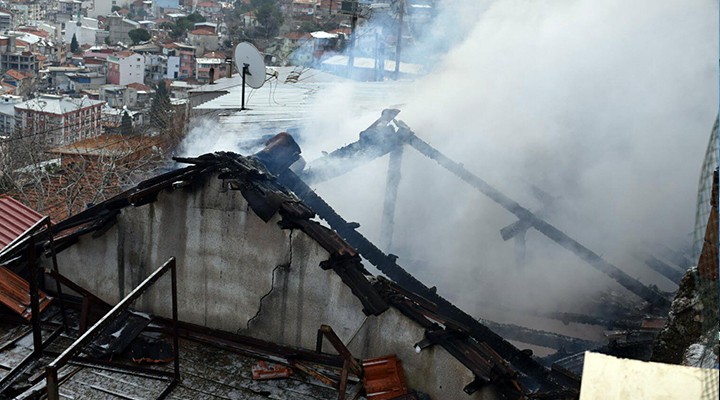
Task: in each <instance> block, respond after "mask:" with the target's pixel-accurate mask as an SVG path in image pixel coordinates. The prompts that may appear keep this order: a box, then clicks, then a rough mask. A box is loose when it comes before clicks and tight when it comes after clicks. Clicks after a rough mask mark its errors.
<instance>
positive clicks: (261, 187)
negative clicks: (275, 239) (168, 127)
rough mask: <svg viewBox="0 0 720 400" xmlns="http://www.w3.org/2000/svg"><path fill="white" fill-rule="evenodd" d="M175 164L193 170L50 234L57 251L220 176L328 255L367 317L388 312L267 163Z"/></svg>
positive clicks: (234, 159)
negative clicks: (129, 212) (124, 215)
mask: <svg viewBox="0 0 720 400" xmlns="http://www.w3.org/2000/svg"><path fill="white" fill-rule="evenodd" d="M176 160H177V161H178V162H184V163H190V164H192V165H191V166H189V167H185V168H181V169H177V170H174V171H170V172H167V173H165V174H162V175H159V176H156V177H154V178H151V179H148V180H146V181H143V182H141V183H140V184H139V185H137V186H136V187H134V188H132V189H129V190H127V191H125V192H123V193H121V194H119V195H117V196H115V197H113V198H111V199H109V200H107V201H105V202H102V203H99V204H97V205H95V206H93V207H91V208H89V209H87V210H85V211H83V212H81V213H79V214H77V215H74V216H72V217H70V218H68V219H66V220H64V221H61V222H60V223H58V224H56V225H54V226H53V228H52V231H53V234H54V235H56V239H55V242H54V245H55V246H56V247H55V248H56V250H58V251H61V250H64V249H65V248H67V247H68V246H71V245H72V244H73V243H74V242H75V241H77V239H78V238H79V237H80V236H83V235H86V234H89V233H92V234H93V236H99V235H101V234H102V233H104V232H105V231H106V230H107V229H109V228H110V227H111V226H112V225H113V224H114V223H115V222H116V217H117V215H118V214H119V213H120V212H121V210H122V209H123V208H125V207H130V206H135V207H138V206H142V205H145V204H148V203H151V202H154V201H155V200H157V196H158V194H159V193H160V192H162V191H164V190H171V189H174V188H180V187H185V186H188V185H191V184H192V183H193V182H194V181H195V180H197V179H199V178H201V177H204V176H208V174H210V173H218V178H220V179H223V180H224V181H225V183H226V184H227V185H228V186H229V187H230V188H231V189H237V190H239V191H240V192H241V193H242V195H243V197H244V198H245V199H246V200H247V201H248V204H249V205H250V207H251V209H252V210H253V211H254V212H255V214H256V215H258V216H259V217H260V218H261V219H263V220H264V221H265V222H267V221H269V220H270V219H271V218H272V216H273V215H275V214H276V213H279V214H280V215H281V217H282V220H281V221H280V226H281V227H282V228H286V229H300V230H301V231H303V232H305V233H306V234H307V235H308V236H310V237H311V238H312V239H313V240H315V241H316V242H317V243H318V244H320V245H321V246H322V247H323V248H324V249H325V250H327V251H328V252H329V253H330V254H331V257H330V259H329V260H327V261H326V262H325V263H323V268H326V269H332V270H333V271H334V272H335V273H337V274H338V276H339V277H340V278H341V279H342V281H343V282H344V283H345V284H346V285H347V286H348V287H350V289H351V290H352V292H353V294H355V296H356V297H358V299H359V300H360V301H361V303H362V304H363V312H365V313H366V314H367V315H379V314H381V313H382V312H384V311H385V310H386V309H387V308H388V305H387V304H386V303H385V301H384V300H383V299H382V298H381V297H380V296H379V294H378V293H377V292H376V291H375V290H374V289H373V288H372V286H371V285H370V283H369V281H368V278H367V275H368V274H369V273H368V271H367V270H365V268H364V267H363V266H362V263H361V262H360V257H359V256H358V254H357V252H356V251H355V249H353V248H352V247H351V246H350V245H348V244H347V243H346V242H345V241H344V240H342V239H341V238H340V237H339V236H338V235H337V234H336V233H335V232H333V231H332V230H330V229H327V228H325V227H323V226H322V225H320V224H319V223H317V222H315V221H311V220H310V218H313V217H314V216H315V213H314V212H313V211H312V210H311V209H309V208H308V207H307V206H305V205H304V204H303V203H302V202H300V200H299V199H298V198H297V197H296V196H295V195H294V194H292V193H291V192H289V191H287V190H286V189H285V188H283V187H282V186H281V185H279V184H278V183H277V182H276V181H275V179H274V177H273V176H272V175H271V174H270V173H269V172H268V171H267V170H266V169H265V167H264V165H263V163H261V162H260V161H258V160H257V159H254V158H248V157H242V156H240V155H237V154H234V153H224V152H218V153H215V154H205V155H203V156H200V157H196V158H177V159H176Z"/></svg>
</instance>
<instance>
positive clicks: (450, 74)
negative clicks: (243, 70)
mask: <svg viewBox="0 0 720 400" xmlns="http://www.w3.org/2000/svg"><path fill="white" fill-rule="evenodd" d="M717 7H718V6H717V2H714V1H711V0H696V1H691V2H680V1H675V0H635V1H632V2H628V1H622V0H605V1H594V0H575V1H569V0H560V1H558V0H533V1H529V0H497V1H475V0H453V1H450V0H445V1H441V2H439V9H440V13H439V15H438V16H437V17H436V18H435V20H434V22H433V23H432V24H428V25H427V26H426V27H424V29H423V32H415V33H416V34H417V36H418V37H420V38H421V39H422V40H421V42H420V43H418V44H417V45H416V46H415V47H413V48H407V49H405V50H404V54H406V56H407V57H408V59H409V60H412V61H414V62H425V63H426V64H427V65H426V67H427V68H428V70H429V71H430V73H429V74H428V75H426V76H424V77H422V78H421V79H418V80H417V81H415V82H406V83H396V82H385V84H386V85H387V86H386V89H385V90H384V91H383V92H381V93H382V94H381V95H378V96H377V101H376V102H375V104H372V105H371V104H368V103H367V102H365V103H364V104H363V106H362V107H358V106H357V105H356V102H355V99H356V98H357V93H358V92H362V91H363V85H367V83H348V82H343V83H339V84H338V85H336V86H334V87H331V88H328V89H326V90H325V91H323V92H321V93H318V94H317V95H316V96H315V98H316V99H317V100H316V102H315V104H313V105H312V107H310V109H313V110H314V111H313V112H312V113H311V114H310V120H309V121H308V122H307V123H306V124H305V125H304V126H303V129H302V132H301V138H302V139H301V140H300V144H301V146H302V148H303V156H304V157H305V159H306V160H308V161H312V160H313V159H315V158H318V157H320V156H321V155H322V153H321V151H332V150H334V149H336V148H338V147H339V146H341V145H343V144H346V143H349V142H352V141H355V140H357V135H358V133H359V132H360V131H361V130H363V129H364V128H366V127H367V126H368V125H369V124H371V123H372V122H373V121H374V120H375V119H376V118H378V117H379V115H380V111H381V110H382V109H383V108H387V107H393V108H400V109H401V110H402V112H401V114H400V115H399V116H398V118H399V119H401V120H403V121H404V122H406V123H407V124H408V125H409V126H410V127H411V128H413V130H414V131H415V132H416V133H417V134H418V136H420V137H421V138H423V139H425V140H426V141H428V142H430V143H431V144H432V145H434V146H436V147H437V148H438V149H440V150H441V151H443V152H445V153H446V154H447V155H448V156H450V157H451V158H453V159H455V160H456V161H458V162H461V163H463V164H464V165H465V167H466V168H468V169H469V170H470V171H472V172H474V173H476V174H477V175H479V176H480V177H482V178H483V179H485V180H486V181H487V182H488V183H490V184H491V185H493V186H494V187H496V188H497V189H499V190H500V191H502V192H504V193H505V194H507V195H509V196H510V197H512V198H514V199H515V200H517V201H518V202H519V203H520V204H522V205H524V206H525V207H527V208H529V209H531V210H533V211H537V212H538V213H541V214H540V215H542V216H543V217H544V218H546V219H547V220H548V221H549V222H551V223H553V224H554V225H555V226H557V227H558V228H559V229H561V230H563V231H564V232H566V233H567V234H569V235H570V236H572V237H573V238H575V239H576V240H578V241H580V242H581V243H583V244H584V245H586V246H587V247H589V248H590V249H592V250H594V251H595V252H597V253H598V254H600V255H601V256H602V257H603V258H605V259H606V260H607V261H609V262H612V263H614V264H615V265H617V266H618V267H620V268H621V269H623V270H624V271H626V272H627V273H629V274H630V275H632V276H635V277H637V278H639V279H640V280H641V281H642V282H644V283H646V284H657V285H658V286H659V287H660V289H662V290H666V291H672V290H674V289H675V286H674V285H673V284H672V283H670V282H669V281H667V280H666V279H664V278H663V277H661V276H659V275H658V274H656V273H655V272H653V271H650V270H649V269H648V268H647V267H646V266H645V265H644V263H643V261H644V259H643V258H642V257H638V254H639V253H641V252H645V251H650V252H652V251H654V249H658V248H669V249H673V250H676V251H683V250H685V249H687V248H689V246H690V239H691V237H690V234H691V232H692V229H693V221H694V219H693V218H694V210H695V196H696V191H697V186H696V185H697V179H698V176H699V172H700V167H701V163H702V158H703V155H704V151H705V146H706V143H707V139H708V137H709V133H710V129H711V128H712V124H713V121H714V119H715V116H716V114H717V110H718V100H717V93H718V71H717V60H718V41H717V32H718V21H717V15H718V9H717ZM286 129H288V128H287V127H283V126H278V127H277V131H278V132H280V131H284V130H286ZM208 131H212V132H222V129H211V130H208V129H207V127H205V129H202V130H198V131H197V132H198V134H197V135H193V134H191V135H190V137H191V139H192V138H195V139H197V140H196V141H195V143H196V144H201V146H190V145H188V147H186V150H187V151H186V152H187V153H188V154H189V155H197V154H199V153H200V151H198V152H197V154H194V153H193V150H195V149H197V150H200V149H202V150H203V151H202V152H204V151H211V150H221V149H222V150H235V149H236V143H235V141H236V138H237V136H236V135H233V134H230V133H228V132H224V133H222V134H221V135H220V137H219V138H218V139H217V140H216V141H215V142H214V143H213V144H212V146H209V145H208V143H207V140H208V137H207V135H204V134H203V133H202V132H208ZM225 146H229V148H226V147H225ZM386 170H387V157H385V158H383V159H379V160H376V161H374V162H372V163H370V164H368V165H367V166H364V167H361V168H359V169H357V170H354V171H352V172H350V173H348V174H346V175H344V176H341V177H338V178H336V179H333V180H331V181H328V182H325V183H321V184H318V185H317V187H316V188H315V189H316V190H317V191H318V193H319V194H320V195H321V196H323V197H324V198H325V199H326V200H327V201H328V202H329V203H330V204H331V205H332V206H333V207H334V208H335V209H336V210H337V211H338V212H339V213H340V214H341V215H343V216H344V217H345V218H346V219H347V220H349V221H358V222H360V223H361V225H362V226H361V227H360V229H359V230H360V231H361V232H362V233H363V234H365V235H366V236H367V237H368V238H369V239H371V240H373V241H375V242H379V240H378V239H379V232H380V224H381V214H382V211H381V210H382V203H383V196H384V191H385V174H386ZM533 186H534V187H536V188H539V189H541V190H542V191H544V192H546V193H548V194H549V195H550V196H552V197H554V198H555V201H554V202H553V203H552V204H549V205H545V204H543V203H542V202H541V201H539V200H538V198H537V196H535V195H533V192H534V191H535V192H537V190H534V189H532V187H533ZM514 221H515V218H514V217H513V216H512V215H511V214H510V213H508V212H507V211H506V210H504V209H503V208H502V207H500V206H499V205H497V204H495V203H494V202H492V201H491V200H489V199H488V198H486V197H485V196H484V195H482V194H480V193H478V192H477V191H476V190H474V189H473V188H470V187H469V186H467V185H466V184H465V183H463V182H461V181H459V180H458V179H457V178H456V177H454V176H453V175H451V174H450V173H448V172H447V171H444V170H442V169H441V168H440V167H439V166H438V165H437V164H436V163H435V162H434V161H431V160H428V159H426V158H424V157H423V156H421V155H419V154H418V153H417V152H415V151H414V150H413V149H411V148H406V150H405V155H404V159H403V168H402V180H401V183H400V191H399V198H398V207H397V211H396V226H395V236H394V238H393V247H392V248H391V249H389V251H390V252H392V253H395V254H397V255H398V256H400V258H399V260H398V261H399V263H400V264H401V265H403V266H404V267H406V268H407V269H408V270H409V271H410V272H412V273H414V274H415V275H416V276H417V277H418V278H419V279H421V280H422V281H424V282H425V283H426V284H427V285H428V286H433V285H436V286H437V287H438V291H439V292H440V293H441V294H443V295H444V296H446V297H448V298H449V299H450V300H452V301H454V302H456V303H457V305H458V306H461V307H462V308H464V309H466V310H467V311H469V312H470V313H472V314H473V315H476V316H479V317H484V318H489V319H497V320H503V321H507V322H513V323H518V324H524V325H529V326H535V327H546V326H543V324H542V323H539V322H537V321H534V320H532V319H530V318H528V317H526V316H524V315H523V314H519V313H515V314H512V313H506V312H502V311H498V310H503V309H507V308H510V309H513V308H515V309H517V308H525V309H527V310H528V312H529V313H532V311H533V310H544V311H577V310H579V309H581V308H582V306H583V305H584V303H586V302H587V301H588V300H591V299H597V298H598V295H599V292H600V291H602V290H605V289H612V290H615V291H619V292H623V290H624V289H622V288H621V287H620V286H619V285H618V284H616V283H615V282H614V281H612V280H611V279H610V278H608V277H606V276H605V275H603V274H601V273H600V272H597V271H596V270H594V269H592V268H591V267H590V266H589V265H587V264H586V263H585V262H584V261H582V260H580V259H579V258H577V257H576V256H575V255H573V254H572V253H570V252H568V251H567V250H565V249H563V248H561V247H560V246H558V245H557V244H555V243H554V242H552V241H550V240H549V239H547V238H546V237H544V236H543V235H542V234H540V233H538V232H537V231H533V230H530V231H529V232H528V234H527V259H526V261H524V262H521V263H519V262H517V261H516V257H515V246H514V242H513V241H512V240H511V241H507V242H504V241H503V240H502V239H501V237H500V233H499V230H500V229H501V228H502V227H504V226H506V225H508V224H510V223H512V222H514ZM384 250H386V251H388V249H384ZM657 255H658V256H659V254H657ZM625 294H626V295H628V296H629V297H632V295H629V294H627V292H625ZM575 333H576V334H578V335H583V334H585V335H590V337H594V338H598V337H597V336H592V335H594V334H592V333H583V332H581V331H578V332H575Z"/></svg>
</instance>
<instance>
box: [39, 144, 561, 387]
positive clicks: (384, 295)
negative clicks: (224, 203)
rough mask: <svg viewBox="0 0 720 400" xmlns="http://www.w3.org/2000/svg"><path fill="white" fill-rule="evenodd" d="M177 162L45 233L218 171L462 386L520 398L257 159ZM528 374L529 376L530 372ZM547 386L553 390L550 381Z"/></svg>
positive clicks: (493, 364)
mask: <svg viewBox="0 0 720 400" xmlns="http://www.w3.org/2000/svg"><path fill="white" fill-rule="evenodd" d="M177 161H179V162H185V163H191V164H192V165H191V166H189V167H186V168H182V169H178V170H175V171H171V172H168V173H165V174H163V175H160V176H157V177H155V178H152V179H150V180H148V181H144V182H143V183H141V184H140V185H138V186H137V187H135V188H132V189H130V190H127V191H125V192H123V193H121V194H120V195H117V196H115V197H113V198H111V199H109V200H107V201H105V202H103V203H100V204H98V205H96V206H93V207H91V208H89V209H88V210H86V211H84V212H82V213H80V214H78V215H75V216H73V217H70V218H68V219H67V220H65V221H62V222H60V223H59V224H57V225H55V226H54V227H53V232H54V233H55V234H58V235H59V238H60V240H58V239H56V240H55V243H54V244H55V246H58V247H60V248H65V247H67V246H69V245H70V244H71V243H72V241H73V240H77V238H78V237H80V236H82V235H85V234H88V233H94V234H98V233H101V232H104V230H106V229H107V228H108V224H112V223H113V222H112V221H113V220H114V217H115V216H116V215H117V214H118V213H119V212H121V210H122V209H123V208H125V207H130V206H139V205H143V204H147V203H148V202H150V201H154V200H156V199H157V195H158V194H159V193H160V192H161V191H164V190H173V189H174V188H178V187H184V186H187V185H190V184H193V182H194V181H195V180H197V179H201V178H202V177H207V176H209V174H210V173H217V174H218V178H220V179H223V180H224V181H225V183H226V184H227V185H228V186H229V187H230V188H231V189H237V190H240V191H241V193H242V194H243V196H244V197H245V198H246V199H247V200H248V203H249V204H250V207H251V208H252V209H253V211H254V212H255V213H256V214H257V215H258V216H260V217H261V218H263V219H264V220H266V221H268V220H269V219H270V218H271V217H272V216H273V215H275V213H278V214H279V215H280V216H281V217H282V218H281V220H280V221H279V225H280V227H281V228H284V229H300V230H301V231H303V232H304V233H306V234H307V235H308V236H310V237H311V238H312V239H313V240H315V241H316V242H317V243H318V244H319V245H320V246H321V247H323V248H324V249H325V250H327V251H328V253H330V255H331V256H330V258H329V259H328V260H326V261H324V262H323V263H321V265H320V267H322V268H324V269H332V270H333V271H334V272H335V273H337V274H338V276H339V277H340V278H341V279H342V281H343V282H344V283H345V284H346V285H347V286H348V287H350V289H351V290H352V292H353V294H354V295H355V296H356V297H357V298H358V299H359V300H360V301H361V303H362V304H363V311H364V312H365V314H367V315H379V314H381V313H382V312H384V311H385V310H386V309H387V308H388V306H390V305H391V306H393V307H395V308H396V309H398V310H399V311H401V312H402V313H403V314H404V315H406V316H407V317H409V318H411V319H412V320H414V321H416V322H417V323H418V324H420V325H421V326H423V327H424V328H425V329H426V332H427V334H426V339H428V340H430V339H431V340H433V343H432V344H437V345H440V346H442V347H443V348H445V349H446V350H447V351H448V352H449V353H450V354H451V355H452V356H454V357H455V358H457V359H458V361H459V362H461V363H462V364H463V365H464V366H466V367H467V368H468V369H469V370H470V371H471V372H473V374H474V375H475V377H476V379H475V380H474V381H473V382H468V386H467V387H466V391H467V392H468V393H472V392H474V391H476V390H478V389H479V388H480V387H481V386H483V385H485V384H489V383H492V384H493V385H495V386H496V387H497V389H498V390H500V391H501V392H502V393H504V394H505V395H506V396H507V398H524V396H525V394H526V393H527V392H528V391H527V390H525V389H524V388H523V386H522V385H521V384H520V381H521V380H523V378H522V375H518V373H517V372H516V371H515V370H514V369H513V368H512V367H511V363H508V362H507V361H506V360H505V359H503V357H502V356H500V355H499V354H498V352H496V350H495V349H493V348H492V347H491V344H490V343H486V342H484V341H477V340H475V339H473V338H472V337H470V335H469V334H468V333H467V332H470V331H472V329H469V328H467V327H466V326H465V325H464V324H462V323H460V322H454V321H453V319H452V317H450V316H447V315H446V314H445V313H444V312H443V311H439V309H438V307H437V305H436V304H435V303H434V302H433V301H431V300H427V299H426V298H425V297H424V296H423V295H422V294H418V293H414V292H413V291H412V290H406V289H403V288H402V287H401V286H398V285H396V284H394V283H391V282H390V281H387V280H383V279H382V278H379V279H380V280H379V282H381V283H378V282H375V283H374V284H373V283H371V280H372V279H371V277H370V275H369V273H368V272H367V271H366V270H365V268H364V267H363V266H362V263H361V259H360V257H359V254H358V252H357V250H355V248H353V247H352V246H350V245H349V244H348V243H347V242H346V241H345V240H344V239H342V238H341V237H340V236H339V235H338V234H337V233H336V232H335V231H333V230H330V229H328V228H326V227H324V226H322V225H320V224H319V223H318V222H316V221H312V220H311V219H310V218H313V217H314V216H315V212H314V211H313V210H311V209H310V208H309V207H308V206H306V205H305V203H303V202H301V201H300V200H299V199H298V197H297V196H296V195H295V194H294V193H292V192H290V191H288V189H286V188H285V187H283V186H281V184H280V183H278V181H276V179H275V177H274V176H273V175H272V174H270V172H269V171H267V169H266V168H265V167H264V165H263V164H262V163H260V162H259V161H258V160H257V159H253V158H250V157H242V156H239V155H237V154H234V153H223V152H219V153H214V154H206V155H203V156H201V157H197V158H182V159H177ZM285 166H286V165H285ZM408 276H409V274H408ZM373 281H374V280H373ZM438 322H441V324H442V326H441V325H438ZM422 339H423V338H418V340H422ZM514 363H517V360H515V361H514ZM537 367H538V371H542V375H544V374H545V373H546V372H547V371H545V370H544V369H542V368H541V367H540V366H539V365H538V366H537ZM538 371H536V372H538ZM535 375H536V376H535V378H533V379H532V381H533V382H536V381H537V379H538V376H537V374H535ZM551 386H552V388H553V389H554V388H556V387H557V386H556V385H551Z"/></svg>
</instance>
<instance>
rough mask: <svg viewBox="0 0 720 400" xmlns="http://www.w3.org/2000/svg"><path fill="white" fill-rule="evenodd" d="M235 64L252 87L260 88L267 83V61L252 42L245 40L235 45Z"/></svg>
mask: <svg viewBox="0 0 720 400" xmlns="http://www.w3.org/2000/svg"><path fill="white" fill-rule="evenodd" d="M235 65H237V68H238V70H239V71H240V72H241V73H242V74H243V75H244V81H245V83H246V84H247V85H248V86H250V87H251V88H253V89H260V88H261V87H262V85H263V83H265V61H263V57H262V55H261V54H260V52H259V51H258V49H256V48H255V46H253V45H252V44H250V43H247V42H243V43H240V44H238V45H237V46H236V47H235Z"/></svg>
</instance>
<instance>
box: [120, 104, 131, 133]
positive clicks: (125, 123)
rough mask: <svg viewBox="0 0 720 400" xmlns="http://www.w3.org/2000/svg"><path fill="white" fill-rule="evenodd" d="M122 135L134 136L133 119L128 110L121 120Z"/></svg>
mask: <svg viewBox="0 0 720 400" xmlns="http://www.w3.org/2000/svg"><path fill="white" fill-rule="evenodd" d="M120 133H122V134H123V135H132V133H133V125H132V117H131V116H130V113H128V111H127V110H125V112H124V113H123V115H122V119H121V120H120Z"/></svg>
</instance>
